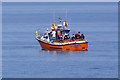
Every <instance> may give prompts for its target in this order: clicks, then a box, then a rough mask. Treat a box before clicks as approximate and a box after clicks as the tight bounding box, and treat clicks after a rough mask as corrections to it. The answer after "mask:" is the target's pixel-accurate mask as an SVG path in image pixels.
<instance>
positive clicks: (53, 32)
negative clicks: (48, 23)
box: [52, 30, 56, 42]
mask: <svg viewBox="0 0 120 80" xmlns="http://www.w3.org/2000/svg"><path fill="white" fill-rule="evenodd" d="M55 35H56V31H55V30H54V31H52V40H53V42H54V41H55Z"/></svg>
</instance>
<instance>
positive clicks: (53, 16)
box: [53, 9, 55, 23]
mask: <svg viewBox="0 0 120 80" xmlns="http://www.w3.org/2000/svg"><path fill="white" fill-rule="evenodd" d="M53 20H54V23H55V9H54V11H53Z"/></svg>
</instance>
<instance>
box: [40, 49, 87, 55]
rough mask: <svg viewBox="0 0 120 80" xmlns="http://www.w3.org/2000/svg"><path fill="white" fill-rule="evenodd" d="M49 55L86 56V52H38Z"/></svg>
mask: <svg viewBox="0 0 120 80" xmlns="http://www.w3.org/2000/svg"><path fill="white" fill-rule="evenodd" d="M41 53H42V54H51V55H74V54H86V53H87V51H50V50H40V51H39V54H41Z"/></svg>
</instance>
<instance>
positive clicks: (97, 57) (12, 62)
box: [2, 2, 118, 78]
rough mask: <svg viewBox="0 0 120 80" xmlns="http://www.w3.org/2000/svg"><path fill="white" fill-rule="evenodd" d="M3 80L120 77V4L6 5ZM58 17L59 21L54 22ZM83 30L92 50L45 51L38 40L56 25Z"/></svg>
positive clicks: (72, 29)
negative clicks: (119, 10) (119, 27)
mask: <svg viewBox="0 0 120 80" xmlns="http://www.w3.org/2000/svg"><path fill="white" fill-rule="evenodd" d="M2 4H3V5H2V11H3V12H2V44H3V45H2V66H3V67H2V73H3V78H117V77H118V3H112V2H110V3H108V2H105V3H97V2H94V3H92V2H91V3H84V2H77V3H70V2H64V3H54V2H51V3H43V2H42V3H34V2H23V3H21V2H19V3H17V2H3V3H2ZM54 17H55V18H54ZM58 17H61V19H62V20H67V21H68V24H69V27H68V28H69V29H70V30H71V33H70V35H72V34H73V33H74V34H75V33H76V32H78V31H80V32H81V34H82V33H83V34H84V35H85V39H86V40H87V41H88V51H63V52H62V51H44V50H41V47H40V45H39V43H38V41H37V40H36V39H35V31H36V30H38V31H39V34H40V33H42V34H43V33H44V32H45V30H46V29H47V28H49V29H50V27H51V25H52V23H53V22H54V20H56V21H57V20H58Z"/></svg>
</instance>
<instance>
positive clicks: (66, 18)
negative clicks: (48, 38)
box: [66, 9, 67, 21]
mask: <svg viewBox="0 0 120 80" xmlns="http://www.w3.org/2000/svg"><path fill="white" fill-rule="evenodd" d="M66 21H67V9H66Z"/></svg>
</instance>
